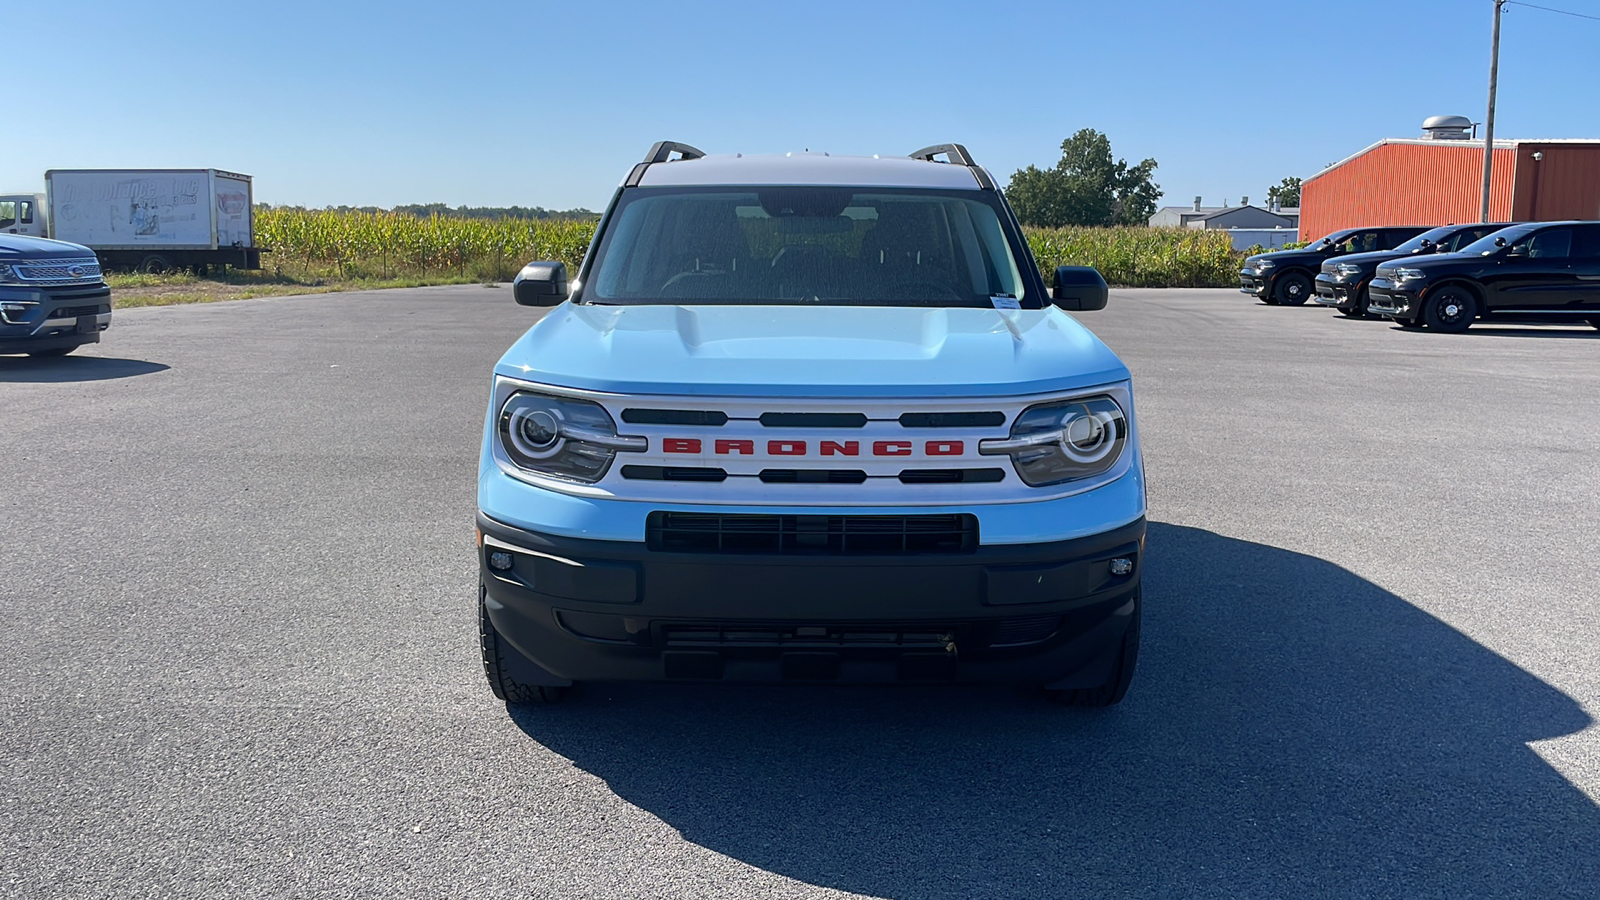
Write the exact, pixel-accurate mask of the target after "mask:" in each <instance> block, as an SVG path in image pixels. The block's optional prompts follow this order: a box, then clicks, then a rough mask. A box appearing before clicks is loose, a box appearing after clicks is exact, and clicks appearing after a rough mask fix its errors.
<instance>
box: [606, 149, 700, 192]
mask: <svg viewBox="0 0 1600 900" xmlns="http://www.w3.org/2000/svg"><path fill="white" fill-rule="evenodd" d="M674 153H676V154H678V159H679V160H685V159H699V158H700V157H702V156H705V155H706V154H705V151H704V150H699V149H697V148H694V147H691V146H689V145H688V144H680V143H678V142H677V141H656V142H655V144H654V145H653V146H651V147H650V152H649V153H646V154H645V155H644V162H642V163H636V164H635V165H634V167H633V171H632V172H629V173H628V179H627V180H626V181H624V182H623V183H622V186H623V187H637V186H638V184H639V182H640V180H642V179H643V178H644V170H645V169H648V168H650V167H651V166H652V165H655V164H656V163H664V162H667V161H669V160H671V159H672V154H674Z"/></svg>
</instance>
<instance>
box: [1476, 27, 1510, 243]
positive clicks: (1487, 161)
mask: <svg viewBox="0 0 1600 900" xmlns="http://www.w3.org/2000/svg"><path fill="white" fill-rule="evenodd" d="M1505 5H1506V0H1494V37H1493V38H1492V39H1491V40H1490V42H1489V115H1488V118H1486V119H1484V121H1483V209H1482V214H1483V217H1482V218H1481V219H1479V221H1480V222H1487V221H1489V183H1490V182H1491V181H1492V180H1493V178H1494V91H1495V87H1496V84H1497V82H1498V81H1499V80H1500V8H1501V7H1503V6H1505Z"/></svg>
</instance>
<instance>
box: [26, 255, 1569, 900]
mask: <svg viewBox="0 0 1600 900" xmlns="http://www.w3.org/2000/svg"><path fill="white" fill-rule="evenodd" d="M536 315H537V313H535V312H532V311H530V310H527V309H523V308H520V307H517V306H515V305H514V304H513V303H512V301H511V297H510V292H509V290H507V289H504V288H498V289H487V288H484V287H480V286H468V287H453V288H424V289H416V290H404V291H390V292H381V293H366V294H342V295H324V296H313V297H301V298H288V299H275V300H263V301H238V302H230V303H219V304H213V305H207V306H196V307H170V308H154V309H138V310H128V311H119V312H118V313H117V314H116V319H115V323H114V325H113V327H112V329H111V330H110V331H109V332H108V333H107V334H106V339H105V342H104V343H102V344H99V345H96V346H93V347H88V348H84V349H83V350H80V351H79V352H78V353H77V354H75V355H74V356H71V357H67V358H65V359H61V360H53V361H30V360H26V359H21V358H0V461H3V463H4V465H5V467H6V470H7V472H6V476H5V478H4V481H3V482H0V484H3V486H0V521H3V522H4V523H5V541H4V548H3V550H0V561H3V562H0V571H3V573H4V576H3V578H0V611H3V620H0V621H3V630H0V640H3V643H4V652H3V653H0V677H3V678H4V683H5V685H6V690H5V691H4V693H3V695H0V708H3V711H4V728H3V729H0V804H3V806H0V895H5V896H17V897H29V898H33V897H72V898H83V897H118V898H130V897H169V896H171V897H183V896H213V897H279V896H283V897H288V896H296V897H300V896H304V897H312V896H317V897H322V896H329V897H365V896H388V897H402V896H417V897H424V896H426V897H458V896H459V897H467V896H471V897H499V896H506V897H513V896H515V897H528V896H541V897H545V896H548V897H557V896H559V897H568V896H571V897H690V896H693V897H728V898H754V897H824V896H847V895H866V896H874V897H888V898H929V897H951V898H957V897H1017V898H1039V897H1077V896H1082V897H1111V896H1129V897H1226V898H1238V897H1406V898H1416V897H1466V896H1471V897H1541V898H1545V897H1575V898H1576V897H1584V898H1593V897H1595V896H1600V805H1597V801H1600V727H1597V726H1596V723H1595V717H1596V716H1600V607H1597V603H1596V600H1597V599H1600V553H1597V552H1596V549H1595V548H1596V535H1597V534H1600V505H1597V502H1596V498H1597V497H1600V466H1597V465H1596V460H1597V459H1600V331H1595V330H1593V329H1589V328H1583V329H1561V328H1539V329H1533V328H1521V329H1517V328H1512V329H1487V330H1476V329H1475V330H1474V331H1471V332H1468V333H1467V334H1464V335H1457V336H1450V335H1435V334H1429V333H1411V332H1401V331H1399V330H1397V329H1395V328H1393V327H1391V326H1389V325H1386V324H1384V323H1380V322H1370V321H1348V320H1344V319H1341V318H1339V317H1338V316H1335V315H1333V314H1332V313H1331V312H1329V311H1328V310H1326V309H1323V308H1320V307H1309V308H1306V307H1300V308H1295V307H1267V306H1262V305H1259V304H1257V303H1255V302H1254V301H1252V300H1251V299H1249V298H1247V297H1244V296H1243V295H1240V294H1238V293H1237V292H1233V291H1224V290H1217V291H1176V290H1171V291H1156V290H1147V291H1144V290H1141V291H1135V290H1123V291H1114V292H1113V295H1112V300H1111V305H1110V306H1109V307H1108V308H1107V309H1106V310H1105V311H1103V312H1097V313H1088V314H1084V315H1083V317H1082V318H1083V321H1084V322H1085V323H1086V324H1088V325H1090V327H1092V328H1093V329H1095V330H1096V331H1097V332H1098V333H1099V334H1100V335H1101V336H1102V337H1103V338H1104V339H1105V340H1106V341H1107V343H1109V344H1110V345H1111V346H1112V347H1113V348H1114V349H1116V350H1117V351H1118V352H1119V353H1121V354H1122V355H1123V357H1124V359H1125V360H1126V361H1127V362H1128V364H1129V366H1130V367H1131V368H1132V369H1133V371H1134V374H1135V390H1136V392H1137V400H1138V404H1139V408H1138V414H1139V417H1140V426H1141V428H1142V430H1143V434H1144V440H1145V451H1146V455H1147V462H1148V475H1149V482H1150V485H1151V497H1150V507H1151V509H1150V518H1151V523H1152V524H1151V527H1150V537H1149V550H1148V563H1147V566H1148V568H1147V570H1146V574H1145V579H1146V587H1145V599H1146V603H1147V607H1146V613H1145V615H1146V619H1145V638H1144V640H1145V643H1144V649H1143V653H1142V656H1141V662H1140V670H1139V673H1138V676H1137V677H1136V679H1135V681H1134V685H1133V689H1132V692H1131V693H1130V695H1129V697H1128V699H1127V701H1126V702H1125V703H1124V704H1123V705H1122V706H1120V707H1118V708H1116V709H1114V710H1111V711H1105V712H1091V713H1085V712H1081V711H1074V710H1069V709H1061V708H1056V707H1051V706H1047V705H1043V704H1042V703H1041V702H1039V700H1038V699H1037V698H1036V697H1034V696H1032V695H1030V694H1028V693H1027V692H1023V691H1018V690H1011V689H1004V688H1000V689H980V688H971V689H968V688H962V689H938V688H906V689H884V688H844V687H785V688H777V687H770V688H769V687H715V686H712V687H684V686H620V687H609V686H601V687H591V688H589V689H587V690H583V691H581V692H580V693H578V694H576V695H575V696H574V697H573V699H572V700H571V701H570V702H569V703H568V704H566V705H563V706H559V707H553V708H550V709H539V710H533V711H520V710H519V711H517V712H515V713H514V714H508V711H507V709H506V707H505V706H504V705H503V704H499V703H496V702H495V701H494V700H493V699H492V697H491V696H490V694H489V691H488V689H487V687H486V686H485V684H484V681H483V675H482V672H481V669H480V666H479V661H478V650H477V645H476V633H475V630H474V629H475V611H474V607H473V603H474V600H475V587H476V581H475V578H476V574H475V569H474V564H473V553H472V521H473V512H474V473H475V467H476V461H477V444H478V439H479V434H480V430H481V427H482V422H483V415H484V405H485V403H486V402H487V390H488V381H487V374H488V372H489V369H490V366H491V364H492V362H493V361H494V359H495V358H496V357H497V356H498V355H499V354H500V353H501V352H502V351H503V350H504V349H505V347H506V346H507V345H509V344H510V343H511V341H512V340H514V339H515V338H516V336H517V335H518V334H519V333H520V332H521V330H522V329H523V328H525V327H526V325H528V324H529V323H531V321H532V320H533V319H534V318H535V316H536Z"/></svg>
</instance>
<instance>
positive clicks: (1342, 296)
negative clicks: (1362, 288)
mask: <svg viewBox="0 0 1600 900" xmlns="http://www.w3.org/2000/svg"><path fill="white" fill-rule="evenodd" d="M1358 287H1359V286H1358V285H1353V284H1346V283H1344V282H1342V281H1335V280H1334V279H1333V277H1332V276H1329V275H1323V274H1318V275H1317V278H1316V290H1317V293H1316V295H1315V296H1313V297H1312V298H1311V299H1313V300H1315V301H1316V302H1318V303H1321V304H1322V305H1323V306H1332V307H1335V308H1336V309H1355V308H1356V297H1357V288H1358Z"/></svg>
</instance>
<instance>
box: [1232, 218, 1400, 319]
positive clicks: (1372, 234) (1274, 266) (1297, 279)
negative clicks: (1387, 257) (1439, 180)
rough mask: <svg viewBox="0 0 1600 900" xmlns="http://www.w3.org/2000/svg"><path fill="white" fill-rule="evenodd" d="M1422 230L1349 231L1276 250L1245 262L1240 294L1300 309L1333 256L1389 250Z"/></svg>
mask: <svg viewBox="0 0 1600 900" xmlns="http://www.w3.org/2000/svg"><path fill="white" fill-rule="evenodd" d="M1425 230H1426V229H1424V228H1423V227H1422V226H1420V225H1419V226H1409V225H1406V226H1393V227H1385V228H1346V229H1344V230H1343V231H1335V232H1334V233H1333V234H1330V235H1328V236H1327V237H1325V238H1323V239H1322V240H1320V241H1313V242H1311V243H1310V244H1307V245H1306V246H1304V247H1301V248H1300V249H1298V250H1277V251H1274V252H1272V253H1262V254H1259V255H1256V256H1251V257H1248V258H1246V259H1245V261H1244V268H1243V269H1241V270H1240V271H1239V290H1240V291H1243V292H1244V293H1246V294H1250V295H1252V296H1255V297H1259V298H1261V300H1262V302H1264V303H1267V304H1268V305H1271V306H1280V305H1281V306H1300V305H1301V304H1303V303H1305V302H1306V301H1307V300H1310V299H1311V295H1312V293H1313V284H1312V280H1311V279H1312V278H1313V277H1314V276H1315V275H1316V273H1317V270H1318V269H1320V268H1322V263H1323V260H1326V259H1327V258H1328V257H1330V256H1345V255H1347V254H1350V253H1371V252H1372V251H1374V250H1388V249H1391V248H1393V247H1394V246H1395V245H1397V244H1399V243H1400V242H1401V241H1404V240H1406V239H1408V238H1412V237H1415V236H1417V235H1419V234H1421V233H1422V232H1423V231H1425Z"/></svg>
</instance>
